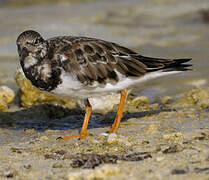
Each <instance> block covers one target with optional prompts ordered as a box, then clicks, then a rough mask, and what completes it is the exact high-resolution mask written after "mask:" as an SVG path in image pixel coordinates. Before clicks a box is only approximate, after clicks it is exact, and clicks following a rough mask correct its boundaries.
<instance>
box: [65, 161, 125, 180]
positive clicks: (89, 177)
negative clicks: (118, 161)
mask: <svg viewBox="0 0 209 180" xmlns="http://www.w3.org/2000/svg"><path fill="white" fill-rule="evenodd" d="M117 174H121V170H120V168H118V167H117V166H114V165H110V164H107V165H103V166H102V167H97V168H95V169H94V170H89V169H84V170H79V171H76V172H70V173H69V174H68V180H82V179H85V180H94V179H108V178H110V177H111V176H115V175H117Z"/></svg>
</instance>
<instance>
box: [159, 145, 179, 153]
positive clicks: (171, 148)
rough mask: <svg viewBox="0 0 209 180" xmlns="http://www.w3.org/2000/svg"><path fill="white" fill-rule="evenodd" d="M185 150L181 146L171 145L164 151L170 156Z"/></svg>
mask: <svg viewBox="0 0 209 180" xmlns="http://www.w3.org/2000/svg"><path fill="white" fill-rule="evenodd" d="M182 150H183V148H182V147H181V146H178V145H171V146H169V147H168V148H166V149H165V150H163V153H164V154H168V153H176V152H180V151H182Z"/></svg>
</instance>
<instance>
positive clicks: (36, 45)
mask: <svg viewBox="0 0 209 180" xmlns="http://www.w3.org/2000/svg"><path fill="white" fill-rule="evenodd" d="M16 44H17V48H18V54H19V57H20V61H24V59H25V58H27V57H28V56H31V57H34V58H37V59H40V58H43V57H44V56H45V55H46V54H47V42H46V41H45V40H44V39H43V38H42V37H41V35H40V34H39V33H38V32H36V31H33V30H27V31H24V32H23V33H21V34H20V35H19V36H18V38H17V41H16Z"/></svg>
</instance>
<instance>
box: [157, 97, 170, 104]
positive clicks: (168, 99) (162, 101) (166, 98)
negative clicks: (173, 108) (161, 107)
mask: <svg viewBox="0 0 209 180" xmlns="http://www.w3.org/2000/svg"><path fill="white" fill-rule="evenodd" d="M160 101H161V103H163V104H170V103H172V101H173V99H172V98H171V97H170V96H164V97H162V98H161V99H160Z"/></svg>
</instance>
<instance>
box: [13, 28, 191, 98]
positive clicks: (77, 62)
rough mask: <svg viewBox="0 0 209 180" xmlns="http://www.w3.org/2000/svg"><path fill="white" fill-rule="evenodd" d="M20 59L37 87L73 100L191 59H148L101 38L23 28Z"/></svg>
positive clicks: (167, 71)
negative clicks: (44, 35) (48, 34)
mask: <svg viewBox="0 0 209 180" xmlns="http://www.w3.org/2000/svg"><path fill="white" fill-rule="evenodd" d="M17 47H18V54H19V57H20V64H21V66H22V69H23V71H24V73H25V76H26V77H27V78H28V79H29V80H30V81H31V82H32V84H33V85H34V86H36V87H37V88H39V89H41V90H44V91H48V92H51V93H54V94H56V95H59V96H68V97H73V98H77V99H83V100H85V99H89V98H94V97H101V96H102V95H107V94H111V93H117V92H119V91H121V90H123V89H125V88H132V87H133V86H137V85H139V84H140V83H141V82H144V81H147V80H149V79H152V78H156V77H159V76H164V75H169V74H174V73H178V72H181V71H187V70H189V66H191V65H190V64H185V63H186V62H188V61H190V60H191V59H162V58H151V57H145V56H142V55H140V54H139V53H137V52H135V51H133V50H131V49H128V48H126V47H123V46H120V45H118V44H115V43H112V42H107V41H104V40H100V39H95V38H88V37H75V36H59V37H54V38H50V39H47V40H44V39H43V38H42V37H41V35H40V34H39V33H38V32H35V31H32V30H28V31H25V32H23V33H21V34H20V35H19V37H18V38H17Z"/></svg>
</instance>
